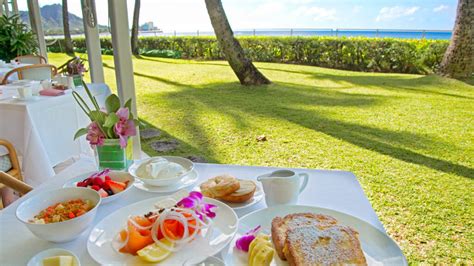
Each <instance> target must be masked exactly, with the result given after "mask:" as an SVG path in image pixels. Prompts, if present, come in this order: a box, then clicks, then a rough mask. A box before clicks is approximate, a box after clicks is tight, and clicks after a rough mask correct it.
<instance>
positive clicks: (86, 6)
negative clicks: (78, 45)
mask: <svg viewBox="0 0 474 266" xmlns="http://www.w3.org/2000/svg"><path fill="white" fill-rule="evenodd" d="M81 3H82V17H83V22H84V32H85V34H86V45H87V58H88V61H89V73H90V76H91V80H92V82H94V83H104V68H103V66H102V52H101V49H100V37H99V27H98V26H97V12H96V10H95V1H94V0H81Z"/></svg>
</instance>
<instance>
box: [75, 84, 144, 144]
mask: <svg viewBox="0 0 474 266" xmlns="http://www.w3.org/2000/svg"><path fill="white" fill-rule="evenodd" d="M83 85H84V89H85V90H86V92H87V95H88V96H89V99H90V101H91V102H92V104H93V107H92V108H90V107H89V106H88V105H87V103H86V102H85V101H84V99H83V98H82V97H81V95H79V93H77V92H76V91H73V92H72V93H73V96H74V99H75V100H76V102H77V103H78V104H79V106H80V107H81V109H82V110H83V111H84V113H86V115H87V116H88V117H89V118H90V120H91V123H90V124H89V125H88V126H87V128H81V129H79V130H78V131H77V132H76V134H75V135H74V139H77V138H78V137H80V136H83V135H86V139H87V141H89V143H90V144H91V146H102V145H104V142H105V140H106V139H118V140H119V143H120V147H121V148H122V149H125V148H126V147H127V142H128V138H129V137H131V136H135V135H136V134H137V129H136V125H137V123H138V121H137V120H136V119H135V118H134V117H133V114H132V112H131V109H132V108H131V105H132V101H131V100H128V101H127V102H126V103H125V104H124V105H123V106H120V99H119V98H118V97H117V95H115V94H111V95H110V96H109V97H107V99H106V100H105V109H101V108H100V107H99V104H98V103H97V100H96V99H95V97H94V96H92V94H91V93H90V90H89V88H88V87H87V85H86V84H85V82H83Z"/></svg>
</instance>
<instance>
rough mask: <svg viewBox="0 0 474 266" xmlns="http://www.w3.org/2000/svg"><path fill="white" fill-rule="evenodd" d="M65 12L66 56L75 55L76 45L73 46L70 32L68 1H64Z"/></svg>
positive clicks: (63, 9) (63, 8)
mask: <svg viewBox="0 0 474 266" xmlns="http://www.w3.org/2000/svg"><path fill="white" fill-rule="evenodd" d="M62 11H63V32H64V43H65V49H66V54H68V55H74V45H73V44H72V39H71V31H70V30H69V13H68V7H67V0H63V1H62Z"/></svg>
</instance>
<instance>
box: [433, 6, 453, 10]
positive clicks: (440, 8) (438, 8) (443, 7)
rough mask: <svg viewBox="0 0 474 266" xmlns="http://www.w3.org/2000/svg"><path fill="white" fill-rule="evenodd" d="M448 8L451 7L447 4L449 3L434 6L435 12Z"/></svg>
mask: <svg viewBox="0 0 474 266" xmlns="http://www.w3.org/2000/svg"><path fill="white" fill-rule="evenodd" d="M448 8H449V6H447V5H440V6H437V7H435V8H433V12H441V11H443V10H446V9H448Z"/></svg>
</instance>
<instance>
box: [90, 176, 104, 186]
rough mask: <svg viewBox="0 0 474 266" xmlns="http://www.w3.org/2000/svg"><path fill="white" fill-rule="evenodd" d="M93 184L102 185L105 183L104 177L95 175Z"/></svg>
mask: <svg viewBox="0 0 474 266" xmlns="http://www.w3.org/2000/svg"><path fill="white" fill-rule="evenodd" d="M92 184H94V185H96V186H99V187H102V185H103V184H104V181H102V178H100V177H94V179H92Z"/></svg>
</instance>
